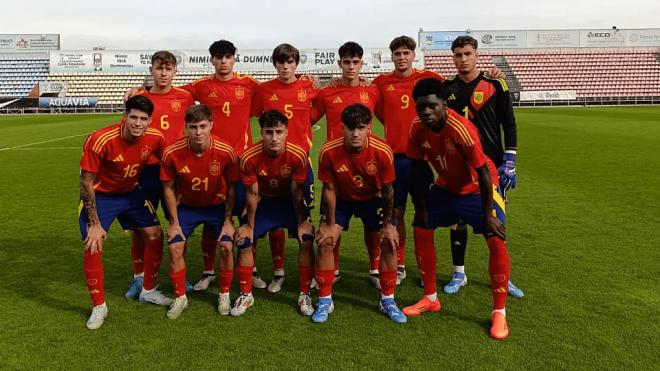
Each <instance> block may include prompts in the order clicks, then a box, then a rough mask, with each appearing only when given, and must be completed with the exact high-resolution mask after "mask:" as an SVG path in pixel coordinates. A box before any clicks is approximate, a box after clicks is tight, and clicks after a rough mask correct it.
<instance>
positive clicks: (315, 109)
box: [312, 41, 381, 289]
mask: <svg viewBox="0 0 660 371" xmlns="http://www.w3.org/2000/svg"><path fill="white" fill-rule="evenodd" d="M338 54H339V60H338V61H337V63H338V64H339V68H340V69H341V78H340V80H339V81H338V83H337V84H331V85H329V86H326V87H324V88H323V89H321V90H319V93H318V95H317V97H316V99H315V100H314V103H313V106H312V122H317V121H318V120H320V119H321V117H323V115H325V120H326V134H327V138H326V140H327V141H328V142H329V141H331V140H332V139H336V138H343V137H344V132H343V126H342V112H343V111H344V109H345V108H346V107H348V106H349V105H352V104H361V105H363V106H365V107H367V108H368V109H369V112H370V117H371V116H372V115H373V114H374V113H375V112H376V111H378V110H379V109H380V108H379V104H380V101H381V97H380V92H379V91H378V87H377V86H375V85H367V86H364V85H363V84H362V83H361V80H360V70H361V69H362V65H363V61H362V56H363V55H364V49H362V47H361V46H360V45H359V44H358V43H356V42H353V41H348V42H346V43H344V44H343V45H342V46H341V47H339V53H338ZM368 126H369V128H371V119H370V120H369V122H368ZM321 212H322V213H323V210H322V211H321ZM364 233H365V234H364V241H365V244H366V245H367V251H368V252H369V273H370V275H369V281H370V282H371V284H372V285H374V286H375V287H376V288H378V289H380V280H379V279H378V266H379V262H378V259H379V257H380V252H379V250H378V249H379V242H378V233H377V231H373V230H368V229H365V231H364ZM340 244H341V240H340V239H337V241H336V245H335V247H334V249H335V250H334V257H335V264H336V267H335V280H336V281H337V280H339V278H340V276H339V247H340Z"/></svg>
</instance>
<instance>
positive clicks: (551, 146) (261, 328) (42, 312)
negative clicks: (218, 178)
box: [0, 107, 660, 370]
mask: <svg viewBox="0 0 660 371" xmlns="http://www.w3.org/2000/svg"><path fill="white" fill-rule="evenodd" d="M116 117H117V116H109V115H60V116H48V115H46V116H31V115H23V116H1V117H0V169H1V173H2V175H1V176H0V264H1V267H2V268H1V269H0V343H1V344H2V346H0V369H51V368H60V369H96V368H104V369H107V368H122V369H128V368H130V369H171V368H186V369H187V368H192V369H276V368H277V369H337V370H341V369H402V370H403V369H423V370H427V369H440V368H449V369H457V368H467V369H475V368H480V369H528V370H535V369H557V368H560V369H624V368H626V369H628V368H631V369H657V367H658V365H659V364H660V352H658V349H659V348H660V325H659V322H658V320H659V319H660V285H659V279H658V277H660V248H659V247H660V232H659V230H660V216H659V215H660V154H659V152H660V125H659V123H660V122H659V121H658V117H660V108H659V107H625V108H549V109H520V110H517V119H518V126H519V142H520V150H519V157H520V161H519V164H518V171H519V186H518V188H517V189H515V190H514V191H512V192H511V193H510V198H509V200H510V201H509V210H508V218H507V222H508V223H507V231H508V237H509V249H510V254H511V260H512V279H513V281H514V282H515V283H516V284H517V285H518V286H519V287H521V288H522V289H523V290H524V291H525V294H526V296H525V297H524V298H523V299H514V298H510V299H509V301H508V305H507V314H508V322H509V327H510V330H511V333H510V336H509V338H508V339H507V340H506V341H503V342H497V341H493V340H491V339H490V338H489V336H488V329H489V315H490V307H491V295H490V292H489V288H488V287H489V286H488V284H489V283H488V277H487V248H486V246H485V243H484V242H483V241H482V238H480V237H479V236H475V235H471V236H470V242H469V248H468V254H467V263H466V265H467V267H466V268H467V273H468V276H469V284H468V285H467V286H465V287H464V288H463V289H462V290H461V291H460V293H459V294H457V295H453V296H449V295H445V294H442V293H441V294H440V295H439V296H440V299H441V300H442V304H443V308H442V311H441V313H439V314H426V315H424V316H422V317H419V318H409V321H408V323H407V324H405V325H397V324H394V323H392V322H391V321H389V320H388V319H387V318H386V317H384V316H383V315H382V314H380V313H379V312H378V311H377V303H378V298H379V294H378V293H377V292H376V291H375V290H374V289H373V288H372V287H371V286H370V285H369V283H368V282H367V269H368V260H367V254H366V250H365V248H364V245H363V243H362V233H361V226H360V224H359V221H358V222H354V223H353V226H352V228H351V231H350V232H349V233H348V234H347V235H346V236H345V237H344V239H343V243H342V251H341V255H342V258H341V263H340V264H341V270H342V273H343V277H344V279H343V280H342V281H341V282H340V283H339V284H337V285H336V286H335V290H334V298H335V304H336V311H335V312H334V313H333V314H332V315H331V316H330V320H329V321H328V322H327V323H325V324H322V325H317V324H313V323H311V322H310V320H309V318H305V317H302V316H300V315H299V314H298V313H297V307H296V305H295V299H296V298H297V295H298V293H297V271H296V266H295V257H296V247H295V244H294V243H293V241H287V250H286V269H287V281H286V283H285V286H284V289H283V291H282V292H280V293H278V294H268V293H267V292H265V291H263V290H255V297H256V304H255V306H254V307H252V308H250V309H249V310H248V312H247V313H246V314H245V315H243V316H242V317H239V318H231V317H224V316H220V315H218V314H217V312H216V310H215V303H216V297H217V296H216V295H217V287H215V285H214V286H213V288H212V289H210V290H209V292H206V293H201V294H194V295H192V296H191V298H190V305H189V308H188V309H187V310H186V311H185V312H184V314H183V315H182V317H181V318H179V319H178V320H176V321H170V320H168V319H166V317H165V309H164V308H162V307H156V306H152V305H141V304H139V303H137V302H134V301H133V302H128V301H126V300H124V298H123V294H124V291H125V289H126V287H127V285H128V283H129V279H130V275H131V266H130V252H129V239H128V236H127V235H126V234H125V233H124V232H122V231H121V229H120V228H119V227H118V225H117V224H115V225H113V228H112V229H111V231H110V233H109V239H108V241H107V242H106V244H105V248H104V265H105V277H106V295H107V303H108V307H109V310H110V314H109V317H108V318H107V320H106V322H105V324H104V326H103V327H102V328H101V329H100V330H98V331H88V330H87V329H86V328H85V321H86V319H87V316H88V315H89V312H90V308H89V306H90V302H89V297H88V294H87V290H86V288H85V282H84V279H83V274H82V254H81V250H82V246H81V243H80V237H79V232H78V230H77V228H78V227H77V206H78V174H79V168H78V164H79V159H80V155H81V149H80V148H81V145H82V142H83V140H84V138H85V135H86V134H87V133H89V132H90V131H92V130H94V129H97V128H100V127H102V126H105V125H107V124H110V123H112V122H114V121H115V119H116ZM253 124H254V125H253V126H255V127H256V123H253ZM377 129H378V127H377ZM322 130H323V129H322ZM316 133H318V134H320V135H316V141H315V142H316V145H315V147H314V152H313V157H314V160H313V162H314V163H316V159H317V156H318V149H319V147H320V140H321V138H322V137H324V134H323V133H322V131H319V132H316ZM319 194H320V187H318V185H317V199H318V195H319ZM317 210H318V207H317ZM317 212H318V211H317ZM410 214H412V213H409V215H408V219H409V220H408V222H410V217H411V216H412V215H410ZM316 220H318V218H316ZM436 244H437V246H438V281H439V287H440V288H441V287H442V285H443V284H444V283H445V282H446V281H447V279H448V278H449V275H450V272H451V258H450V253H449V246H448V236H447V231H446V230H439V231H437V232H436ZM198 246H199V233H198V234H197V236H196V237H194V238H192V239H191V244H190V248H189V252H188V264H189V272H190V274H189V279H190V280H195V279H196V278H197V274H198V272H199V271H200V270H201V258H200V252H199V247H198ZM166 256H167V254H166ZM407 258H408V279H407V280H405V281H404V282H403V284H402V285H401V286H400V287H399V288H398V289H397V292H396V295H397V302H398V303H399V305H400V306H405V305H409V304H412V303H414V302H415V301H416V300H417V299H419V297H420V296H421V295H422V290H421V289H420V288H419V286H418V272H417V268H416V264H415V259H414V254H413V243H412V233H409V234H408V240H407ZM257 265H258V267H259V268H260V271H261V272H262V275H263V276H264V278H266V279H270V277H271V274H270V251H269V249H268V247H267V246H266V244H264V243H262V244H261V250H260V251H259V253H258V260H257ZM166 269H167V263H164V264H163V266H162V269H161V276H160V283H161V287H162V288H163V290H164V291H165V292H166V293H168V294H170V293H171V288H170V284H169V280H168V277H167V274H166ZM232 293H233V295H232V299H233V298H234V297H235V293H236V288H235V287H234V288H233V289H232ZM315 300H316V298H315ZM653 365H655V366H653Z"/></svg>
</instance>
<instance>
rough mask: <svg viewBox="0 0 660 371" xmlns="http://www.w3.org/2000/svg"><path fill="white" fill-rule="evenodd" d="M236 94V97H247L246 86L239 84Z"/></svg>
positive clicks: (235, 89)
mask: <svg viewBox="0 0 660 371" xmlns="http://www.w3.org/2000/svg"><path fill="white" fill-rule="evenodd" d="M234 96H235V97H236V99H243V98H245V88H243V87H242V86H237V87H235V88H234Z"/></svg>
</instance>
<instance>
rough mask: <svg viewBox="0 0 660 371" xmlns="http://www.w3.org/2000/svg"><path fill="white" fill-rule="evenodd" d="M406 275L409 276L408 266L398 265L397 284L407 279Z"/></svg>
mask: <svg viewBox="0 0 660 371" xmlns="http://www.w3.org/2000/svg"><path fill="white" fill-rule="evenodd" d="M406 277H407V275H406V267H397V268H396V284H397V285H400V284H401V281H403V280H405V279H406Z"/></svg>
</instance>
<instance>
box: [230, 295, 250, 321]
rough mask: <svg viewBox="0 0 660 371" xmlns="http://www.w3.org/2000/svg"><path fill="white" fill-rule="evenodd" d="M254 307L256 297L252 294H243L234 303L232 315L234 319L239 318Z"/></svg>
mask: <svg viewBox="0 0 660 371" xmlns="http://www.w3.org/2000/svg"><path fill="white" fill-rule="evenodd" d="M253 305H254V296H252V293H250V294H247V295H245V294H241V296H239V297H238V299H236V301H235V302H234V306H233V307H232V308H231V311H230V313H231V315H232V316H234V317H238V316H240V315H242V314H243V313H245V311H246V310H247V309H248V308H249V307H251V306H253Z"/></svg>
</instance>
